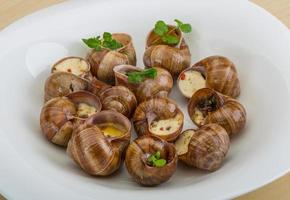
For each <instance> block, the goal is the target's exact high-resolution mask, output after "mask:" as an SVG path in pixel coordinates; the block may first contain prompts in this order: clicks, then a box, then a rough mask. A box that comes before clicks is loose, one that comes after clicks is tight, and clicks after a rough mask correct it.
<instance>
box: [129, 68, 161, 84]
mask: <svg viewBox="0 0 290 200" xmlns="http://www.w3.org/2000/svg"><path fill="white" fill-rule="evenodd" d="M126 75H127V76H128V82H129V83H140V82H142V81H143V80H144V79H145V78H153V79H154V78H155V77H156V76H157V70H156V69H154V68H150V69H146V70H144V71H141V72H129V73H127V74H126Z"/></svg>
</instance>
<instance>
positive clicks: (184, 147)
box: [175, 124, 230, 171]
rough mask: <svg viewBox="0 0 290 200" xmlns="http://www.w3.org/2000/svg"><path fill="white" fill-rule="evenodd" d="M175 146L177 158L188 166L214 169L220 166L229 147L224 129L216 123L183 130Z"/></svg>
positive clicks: (228, 140)
mask: <svg viewBox="0 0 290 200" xmlns="http://www.w3.org/2000/svg"><path fill="white" fill-rule="evenodd" d="M175 147H176V151H177V155H178V159H179V160H181V161H183V162H184V163H186V164H187V165H189V166H193V167H197V168H199V169H203V170H208V171H215V170H217V169H218V168H220V166H221V164H222V162H223V160H224V158H225V156H226V154H227V152H228V150H229V147H230V139H229V136H228V134H227V132H226V130H225V129H224V128H223V127H221V126H219V125H218V124H207V125H205V126H203V127H201V128H199V129H198V130H193V129H189V130H186V131H184V132H183V133H182V134H181V135H180V136H179V138H178V139H177V141H176V142H175Z"/></svg>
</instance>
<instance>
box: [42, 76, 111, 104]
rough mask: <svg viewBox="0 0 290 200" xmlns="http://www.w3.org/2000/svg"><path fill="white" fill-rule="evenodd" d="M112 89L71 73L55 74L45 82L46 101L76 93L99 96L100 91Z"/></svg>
mask: <svg viewBox="0 0 290 200" xmlns="http://www.w3.org/2000/svg"><path fill="white" fill-rule="evenodd" d="M107 87H110V86H109V85H107V84H106V83H104V82H102V81H100V80H97V79H96V78H92V79H91V80H88V79H84V78H81V77H79V76H77V75H74V74H72V73H69V72H54V73H52V74H51V75H50V76H49V77H48V78H47V79H46V81H45V86H44V100H45V101H48V100H50V99H52V98H55V97H63V96H66V95H68V94H70V93H72V92H76V91H89V92H92V93H94V94H96V95H98V93H99V91H100V90H102V89H104V88H107Z"/></svg>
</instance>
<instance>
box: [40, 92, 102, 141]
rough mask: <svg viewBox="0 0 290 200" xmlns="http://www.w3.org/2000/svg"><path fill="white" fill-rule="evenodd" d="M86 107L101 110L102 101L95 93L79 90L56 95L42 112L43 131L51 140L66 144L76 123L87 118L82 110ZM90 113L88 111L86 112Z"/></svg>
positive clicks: (95, 110)
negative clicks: (64, 94)
mask: <svg viewBox="0 0 290 200" xmlns="http://www.w3.org/2000/svg"><path fill="white" fill-rule="evenodd" d="M82 105H85V108H86V109H88V108H90V109H93V110H89V111H90V112H91V113H90V114H92V113H96V112H99V111H100V110H101V107H102V105H101V102H100V100H99V98H98V97H96V96H95V95H93V94H91V93H89V92H85V91H79V92H75V93H71V94H69V96H68V97H56V98H53V99H51V100H49V101H48V102H46V103H45V105H44V106H43V108H42V110H41V114H40V126H41V130H42V133H43V134H44V135H45V136H46V137H47V139H48V140H49V141H51V142H52V143H54V144H57V145H60V146H66V145H67V143H68V141H69V139H70V137H71V134H72V132H73V130H74V127H75V125H76V124H79V123H81V121H83V120H85V118H87V117H88V116H87V115H80V114H81V113H84V111H81V109H83V107H81V106H82ZM85 114H88V112H85Z"/></svg>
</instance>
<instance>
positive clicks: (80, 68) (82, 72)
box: [51, 56, 92, 80]
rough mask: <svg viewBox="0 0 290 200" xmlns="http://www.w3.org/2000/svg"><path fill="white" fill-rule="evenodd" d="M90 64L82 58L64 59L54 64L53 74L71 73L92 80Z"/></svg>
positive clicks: (71, 57)
mask: <svg viewBox="0 0 290 200" xmlns="http://www.w3.org/2000/svg"><path fill="white" fill-rule="evenodd" d="M90 70H91V66H90V63H89V62H88V61H87V60H85V59H84V58H81V57H76V56H70V57H65V58H62V59H61V60H59V61H57V62H56V63H55V64H53V66H52V68H51V72H52V73H55V72H69V73H72V74H74V75H76V76H79V77H81V78H85V79H89V80H91V79H92V74H91V72H90Z"/></svg>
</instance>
